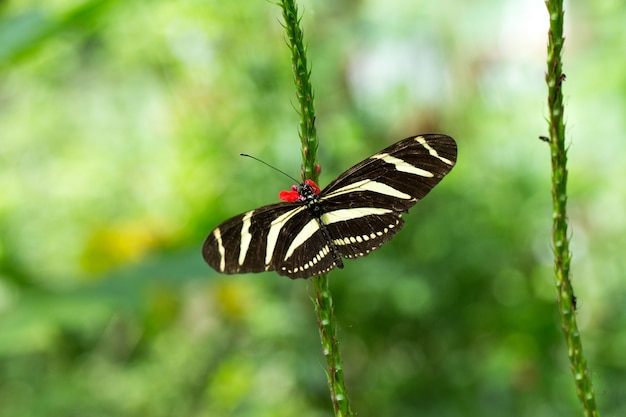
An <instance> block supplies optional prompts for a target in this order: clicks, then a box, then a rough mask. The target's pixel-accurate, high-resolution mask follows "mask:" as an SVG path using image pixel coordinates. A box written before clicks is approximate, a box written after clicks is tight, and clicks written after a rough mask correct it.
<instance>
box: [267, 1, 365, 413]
mask: <svg viewBox="0 0 626 417" xmlns="http://www.w3.org/2000/svg"><path fill="white" fill-rule="evenodd" d="M279 4H280V6H281V7H282V9H283V18H284V20H285V25H284V27H285V31H286V33H287V44H288V46H289V49H290V50H291V65H292V70H293V78H294V83H295V85H296V96H297V98H298V104H299V113H300V132H299V133H300V142H301V145H302V146H301V147H302V176H303V178H304V179H312V180H313V181H316V182H317V178H318V176H319V171H320V170H319V165H318V163H317V146H318V141H317V133H316V131H315V108H314V106H313V88H312V86H311V79H310V75H311V73H310V71H309V68H308V64H307V58H306V47H305V46H304V41H303V35H302V29H301V28H300V18H299V17H298V8H297V6H296V3H295V0H281V1H280V3H279ZM312 280H313V288H314V292H315V295H314V297H313V304H314V306H315V313H316V314H317V323H318V327H319V332H320V338H321V342H322V352H323V353H324V358H325V359H326V364H327V366H328V372H327V376H328V387H329V389H330V397H331V400H332V403H333V408H334V410H335V416H337V417H339V416H341V417H348V416H353V415H354V414H353V413H352V411H351V410H350V402H349V399H348V395H347V394H346V387H345V384H344V379H343V369H342V365H341V355H340V352H339V340H338V339H337V321H336V319H335V314H334V311H333V298H332V295H331V293H330V288H329V282H328V276H327V275H320V276H318V277H313V278H312Z"/></svg>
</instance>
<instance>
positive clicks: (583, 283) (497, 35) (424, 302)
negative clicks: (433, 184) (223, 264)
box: [0, 0, 626, 417]
mask: <svg viewBox="0 0 626 417" xmlns="http://www.w3.org/2000/svg"><path fill="white" fill-rule="evenodd" d="M40 3H41V2H36V1H11V2H0V415H2V416H59V417H61V416H64V417H65V416H81V417H83V416H87V417H100V416H157V417H158V416H254V417H258V416H279V417H281V416H302V417H309V416H329V415H331V414H332V410H331V405H330V400H329V394H328V389H327V386H326V376H325V373H324V367H325V364H324V359H323V357H322V355H321V348H320V344H319V338H318V334H317V326H316V322H315V315H314V312H313V307H312V303H311V302H310V300H309V298H310V296H311V295H312V288H311V284H310V282H308V281H304V280H295V281H290V280H289V279H287V278H283V277H278V276H277V275H275V274H272V273H268V274H261V275H247V276H220V275H217V274H216V273H215V272H214V271H213V270H212V269H210V268H209V267H208V266H207V265H206V264H204V262H203V260H202V258H201V256H200V247H201V244H202V241H203V239H204V237H205V236H206V234H208V232H209V231H210V230H211V229H212V228H213V227H214V226H216V225H217V224H218V223H220V222H221V221H223V220H225V219H226V218H228V217H230V216H233V215H235V214H238V213H240V212H242V211H245V210H248V209H251V208H254V207H257V206H260V205H263V204H269V203H272V202H275V201H277V194H278V192H279V191H280V190H281V189H288V188H289V187H290V185H291V183H290V181H288V180H285V178H284V177H282V176H281V175H278V174H276V173H275V172H273V171H271V170H269V169H267V168H266V167H264V166H262V165H261V164H258V163H255V162H253V161H249V160H245V159H243V158H240V157H239V156H238V155H239V153H240V152H247V153H250V154H253V155H256V156H259V157H261V158H263V159H265V160H266V161H268V162H270V163H272V164H274V165H276V166H278V167H280V168H282V169H283V170H286V171H288V172H289V173H291V174H293V175H294V176H297V175H298V172H299V168H300V150H299V141H298V139H297V124H298V116H297V114H296V112H295V111H294V107H295V103H296V100H295V93H294V87H293V81H292V75H291V72H290V71H291V70H290V61H289V54H288V49H287V47H286V45H285V34H284V32H283V30H282V28H281V25H280V22H281V11H280V9H279V8H278V7H277V6H275V5H273V4H272V3H271V2H267V1H247V2H241V1H236V2H235V1H234V2H223V1H220V2H218V1H210V0H204V1H201V0H195V1H194V0H186V1H176V2H172V1H164V0H153V1H138V0H130V1H124V2H122V1H113V0H109V1H82V2H80V1H70V0H54V1H48V2H45V4H40ZM567 6H568V7H567V9H566V22H567V28H568V31H567V33H566V36H567V39H566V49H565V56H564V59H565V67H564V70H565V73H566V74H567V80H566V81H565V84H564V87H563V88H564V91H565V96H566V119H567V129H568V130H567V134H568V139H569V141H570V144H571V146H570V151H569V157H570V165H569V168H570V199H569V202H570V205H569V217H570V221H571V225H572V233H571V234H572V237H573V255H574V258H573V282H574V288H575V291H576V295H577V297H578V306H579V309H578V312H577V316H578V319H579V324H580V327H581V331H582V336H583V343H584V347H585V352H586V354H587V358H588V361H589V365H590V368H591V370H592V372H593V377H594V381H595V384H596V385H595V388H596V391H597V394H598V403H599V406H600V409H601V410H602V411H603V412H604V414H605V415H622V414H623V412H624V410H625V409H626V355H624V352H626V331H624V329H626V310H625V309H624V305H625V301H626V283H625V282H624V271H625V270H626V261H625V259H626V257H625V256H624V253H623V252H624V249H625V248H626V234H625V233H624V231H625V230H626V187H624V185H623V178H624V176H626V164H625V163H624V155H626V153H625V152H626V149H625V148H626V140H625V139H626V135H625V134H624V132H625V131H626V126H625V122H624V121H625V117H624V115H625V114H626V71H624V68H625V63H626V61H625V58H624V45H626V32H625V31H624V30H623V23H624V21H626V5H625V4H624V3H623V2H617V1H608V2H584V1H578V0H574V1H571V2H569V3H568V5H567ZM300 7H301V11H303V13H304V18H303V26H304V30H305V38H306V41H307V43H308V45H309V59H310V62H311V64H312V80H313V83H314V88H315V91H316V109H317V128H318V133H319V137H320V141H321V145H320V149H319V159H320V163H321V164H322V167H323V172H322V177H321V183H322V185H325V184H327V183H328V182H329V181H330V180H332V179H333V178H334V177H335V176H336V175H337V174H339V173H340V172H342V171H343V170H344V169H346V168H348V167H349V166H351V165H352V164H354V163H356V162H358V161H360V160H361V159H363V158H365V157H367V156H369V155H370V154H372V153H373V152H375V151H378V150H380V149H382V148H383V147H385V146H387V145H389V144H390V143H393V142H395V141H397V140H399V139H402V138H404V137H407V136H410V135H413V134H416V133H427V132H442V133H447V134H449V135H451V136H453V137H454V138H456V140H457V142H458V146H459V161H458V165H457V166H456V168H455V169H454V170H453V171H452V173H451V174H450V175H449V176H448V177H447V178H446V179H445V180H444V181H443V182H442V183H441V184H440V185H439V187H437V189H435V190H434V191H433V192H432V193H431V194H430V195H429V196H428V197H427V198H426V199H425V200H424V201H423V202H421V203H420V204H418V205H417V206H416V207H415V208H414V209H412V210H411V214H410V215H408V216H406V226H405V230H404V231H403V232H402V233H400V234H399V235H398V236H397V237H396V238H394V240H393V241H392V243H390V244H388V245H386V246H385V247H384V248H382V249H381V250H379V251H377V252H376V253H374V254H372V255H371V256H369V257H367V258H363V259H360V260H358V261H347V262H346V268H345V269H344V270H341V271H336V272H333V273H332V275H331V287H332V290H333V293H334V296H335V309H336V314H337V316H338V320H339V322H340V325H341V326H340V329H339V333H340V338H341V348H342V352H343V357H344V368H345V373H346V380H347V385H348V389H349V392H350V394H351V400H352V405H353V409H354V410H355V411H357V412H358V414H359V415H360V416H363V417H368V416H418V415H419V416H438V417H445V416H484V415H493V416H502V415H513V416H533V417H537V416H557V415H562V416H565V415H581V411H580V406H579V404H578V403H577V400H576V396H575V391H574V383H573V380H572V377H571V374H570V371H569V367H568V366H569V365H568V361H567V351H566V346H565V343H564V341H563V338H562V334H561V329H560V322H559V319H558V313H557V309H556V305H555V290H554V284H553V278H552V263H551V262H552V258H551V248H550V227H551V216H552V210H551V197H550V159H549V151H548V146H547V145H546V144H545V143H543V142H541V141H540V140H539V139H538V136H539V135H546V134H547V124H546V121H545V118H546V111H547V110H546V96H547V90H546V86H545V82H544V72H545V59H546V57H545V49H546V46H545V45H546V38H547V34H546V32H547V22H548V15H547V12H546V10H545V6H544V4H543V2H542V1H539V0H538V1H533V2H526V1H515V0H508V1H502V0H478V1H474V2H462V1H452V0H444V1H441V2H430V1H425V0H422V1H401V0H390V1H386V2H382V1H376V0H361V1H312V0H308V1H302V2H301V3H300Z"/></svg>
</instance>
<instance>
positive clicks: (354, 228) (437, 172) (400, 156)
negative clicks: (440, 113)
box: [320, 134, 457, 258]
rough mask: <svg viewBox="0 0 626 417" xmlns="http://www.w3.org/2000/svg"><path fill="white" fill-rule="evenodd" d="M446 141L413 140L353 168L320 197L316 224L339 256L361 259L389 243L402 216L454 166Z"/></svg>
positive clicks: (432, 138) (453, 153)
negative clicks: (320, 212)
mask: <svg viewBox="0 0 626 417" xmlns="http://www.w3.org/2000/svg"><path fill="white" fill-rule="evenodd" d="M456 156H457V147H456V143H455V142H454V139H452V138H451V137H449V136H446V135H440V134H428V135H420V136H413V137H410V138H407V139H404V140H401V141H400V142H397V143H395V144H393V145H391V146H389V147H387V148H385V149H383V150H382V151H380V152H378V153H376V154H374V155H372V156H371V157H369V158H368V159H366V160H364V161H362V162H360V163H358V164H356V165H355V166H353V167H352V168H350V169H348V170H347V171H346V172H344V173H343V174H341V175H340V176H339V177H338V178H337V179H336V180H334V181H333V182H331V183H330V184H329V185H328V186H327V187H326V188H324V190H323V191H322V192H321V194H320V206H321V207H322V210H323V212H324V214H323V215H322V217H321V220H322V221H323V222H324V223H325V224H326V228H327V229H328V232H329V234H330V236H331V239H332V240H333V243H334V244H335V245H336V246H337V248H338V251H339V253H340V254H341V256H343V257H346V258H356V257H359V256H365V255H367V254H368V253H369V252H371V251H373V250H375V249H378V248H379V247H380V246H381V245H382V244H383V243H385V242H387V241H389V240H390V239H391V238H392V237H393V235H394V234H396V233H397V232H398V231H399V230H400V229H401V228H402V226H403V224H404V222H403V220H402V213H403V212H406V211H408V209H409V208H411V207H413V206H414V205H415V204H416V203H417V202H418V201H419V200H420V199H422V198H423V197H424V196H425V195H426V194H428V192H429V191H430V190H431V189H432V188H433V187H434V186H435V185H437V184H438V183H439V181H441V179H442V178H443V177H444V176H445V175H446V174H447V173H448V172H450V170H451V169H452V167H453V166H454V164H455V162H456Z"/></svg>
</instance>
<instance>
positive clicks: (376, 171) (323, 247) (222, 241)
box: [202, 134, 457, 278]
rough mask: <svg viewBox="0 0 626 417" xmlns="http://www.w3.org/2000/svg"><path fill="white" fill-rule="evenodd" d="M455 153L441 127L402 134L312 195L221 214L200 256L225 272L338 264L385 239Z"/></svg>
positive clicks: (298, 270)
mask: <svg viewBox="0 0 626 417" xmlns="http://www.w3.org/2000/svg"><path fill="white" fill-rule="evenodd" d="M456 155H457V148H456V143H455V142H454V140H453V139H452V138H450V137H449V136H446V135H439V134H430V135H421V136H414V137H411V138H407V139H404V140H401V141H400V142H397V143H395V144H393V145H391V146H389V147H387V148H385V149H383V150H382V151H380V152H378V153H376V154H374V155H372V156H371V157H370V158H368V159H366V160H364V161H362V162H360V163H358V164H356V165H354V166H353V167H352V168H350V169H348V170H347V171H346V172H344V173H343V174H341V175H340V176H339V177H338V178H337V179H336V180H334V181H332V182H331V183H330V184H329V185H328V186H327V187H326V188H325V189H324V190H322V192H321V193H320V195H319V196H314V198H313V199H309V200H307V199H304V198H303V201H298V202H295V203H278V204H272V205H269V206H264V207H261V208H259V209H257V210H252V211H249V212H246V213H243V214H240V215H239V216H236V217H233V218H232V219H230V220H227V221H225V222H224V223H222V224H221V225H219V226H218V227H216V228H215V229H214V230H213V232H211V234H210V235H209V236H208V237H207V239H206V241H205V242H204V246H203V248H202V253H203V256H204V259H205V260H206V262H207V263H208V264H209V265H211V266H212V267H213V268H214V269H216V270H217V271H219V272H223V273H227V274H234V273H245V272H262V271H274V270H275V271H277V272H278V273H279V274H280V275H287V276H289V277H291V278H308V277H311V276H314V275H319V274H321V273H326V272H328V271H330V270H331V269H333V268H336V267H339V268H341V267H343V263H342V261H341V257H344V258H356V257H360V256H365V255H367V254H368V253H370V252H371V251H373V250H375V249H378V248H379V247H380V246H381V245H382V244H383V243H385V242H387V241H389V240H390V239H391V238H392V237H393V235H394V234H395V233H397V232H398V231H399V230H400V229H401V228H402V226H403V219H402V213H403V212H406V211H408V209H409V208H411V207H412V206H413V205H415V203H417V201H419V200H420V199H421V198H423V197H424V196H425V195H426V194H428V192H429V191H430V190H431V189H432V188H433V187H434V186H435V185H437V184H438V183H439V181H441V179H442V178H443V177H444V176H445V175H446V174H447V173H448V172H450V170H451V169H452V167H453V166H454V164H455V162H456ZM296 197H297V195H296Z"/></svg>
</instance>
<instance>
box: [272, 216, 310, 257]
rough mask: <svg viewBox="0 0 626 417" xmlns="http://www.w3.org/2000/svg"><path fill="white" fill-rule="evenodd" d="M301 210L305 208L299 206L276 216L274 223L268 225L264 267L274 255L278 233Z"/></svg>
mask: <svg viewBox="0 0 626 417" xmlns="http://www.w3.org/2000/svg"><path fill="white" fill-rule="evenodd" d="M302 210H306V206H300V207H298V208H295V209H293V210H290V211H288V212H287V213H285V214H282V215H280V216H278V217H277V218H276V219H274V221H273V222H272V223H271V224H270V231H269V232H268V233H267V245H266V246H265V265H266V266H267V265H269V264H270V262H271V261H272V256H273V255H274V249H275V248H276V243H277V241H278V236H279V235H280V231H281V230H282V229H283V227H284V226H285V224H286V223H287V222H288V221H289V220H291V218H292V217H293V216H295V215H296V214H298V213H300V212H301V211H302Z"/></svg>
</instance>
